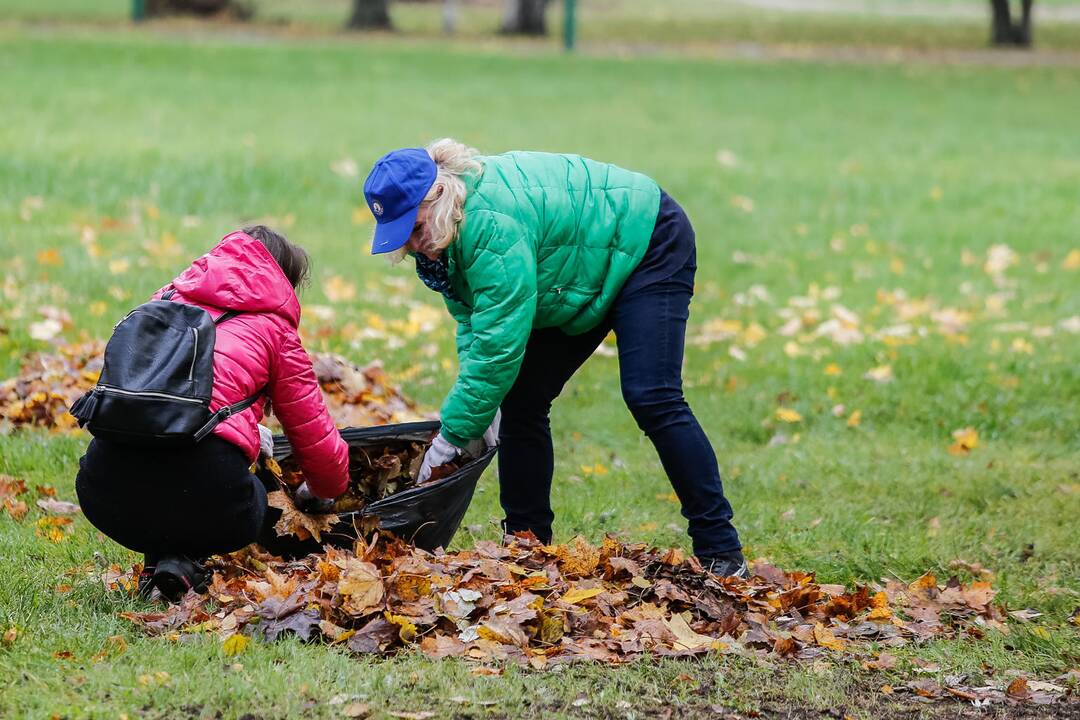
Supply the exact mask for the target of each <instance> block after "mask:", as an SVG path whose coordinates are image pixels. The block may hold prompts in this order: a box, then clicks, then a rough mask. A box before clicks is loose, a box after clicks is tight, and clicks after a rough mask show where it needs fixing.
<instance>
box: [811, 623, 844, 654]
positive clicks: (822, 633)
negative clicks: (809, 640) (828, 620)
mask: <svg viewBox="0 0 1080 720" xmlns="http://www.w3.org/2000/svg"><path fill="white" fill-rule="evenodd" d="M814 642H816V643H817V644H818V645H820V646H821V647H823V648H828V649H829V650H843V649H844V641H843V640H841V639H840V638H838V637H836V636H835V635H833V634H832V632H831V631H830V630H829V629H828V628H826V627H825V626H824V625H822V624H821V623H818V624H816V625H814Z"/></svg>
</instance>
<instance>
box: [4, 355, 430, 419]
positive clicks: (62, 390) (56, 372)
mask: <svg viewBox="0 0 1080 720" xmlns="http://www.w3.org/2000/svg"><path fill="white" fill-rule="evenodd" d="M104 351H105V346H104V344H102V343H100V342H87V343H79V344H73V345H63V346H60V347H58V348H57V349H56V351H55V352H51V353H46V352H38V353H32V354H30V355H29V356H27V358H26V360H25V362H24V363H23V365H22V368H21V370H20V371H19V375H18V376H17V377H14V378H10V379H8V380H4V381H2V382H0V434H7V433H9V432H11V431H12V430H13V429H14V428H16V427H22V426H27V427H41V428H55V429H58V430H71V429H74V428H76V427H77V424H76V422H75V418H74V417H72V416H71V414H70V413H69V412H68V409H69V408H70V407H71V406H72V404H73V403H74V402H75V401H76V400H77V399H79V397H80V396H82V394H83V393H85V392H86V391H87V390H89V389H90V388H91V387H93V386H94V385H95V384H96V383H97V381H98V377H99V376H100V375H101V366H102V363H103V359H104ZM311 359H312V362H313V364H314V366H315V374H316V376H317V377H318V379H319V384H320V385H321V387H322V391H323V399H324V400H325V401H326V405H327V407H328V408H329V409H330V414H331V415H332V416H333V418H334V422H335V424H337V425H338V426H339V427H366V426H370V425H386V424H389V423H399V422H408V421H411V420H420V419H422V416H421V415H420V413H418V412H417V410H416V406H415V405H414V404H413V403H412V402H411V401H410V400H408V399H406V398H405V397H403V396H402V395H401V392H400V391H399V390H398V388H396V387H395V386H394V385H393V384H391V383H390V381H389V378H388V377H387V375H386V372H385V371H384V370H383V369H382V367H381V366H380V365H379V364H378V363H372V364H370V365H368V366H367V367H363V368H361V367H358V366H356V365H353V364H352V363H351V362H349V361H348V360H346V359H345V358H343V357H341V356H339V355H334V354H332V353H315V354H313V355H312V356H311Z"/></svg>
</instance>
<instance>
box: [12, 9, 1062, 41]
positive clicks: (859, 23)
mask: <svg viewBox="0 0 1080 720" xmlns="http://www.w3.org/2000/svg"><path fill="white" fill-rule="evenodd" d="M938 1H939V2H940V0H938ZM825 4H826V6H827V5H828V3H825ZM251 5H252V6H253V7H254V9H255V27H262V28H268V27H272V28H278V29H283V30H285V31H290V30H291V31H299V32H325V31H327V30H336V29H339V28H341V27H342V26H343V25H344V23H345V20H346V18H347V17H348V16H349V12H350V7H351V2H350V0H303V1H300V2H298V1H296V0H254V1H253V2H252V3H251ZM835 5H836V7H835V8H834V9H831V10H828V9H827V10H826V11H824V12H822V11H816V12H815V11H806V10H799V9H794V10H793V9H791V8H790V7H789V8H788V9H777V8H770V7H769V6H767V5H764V6H760V7H758V6H754V4H753V3H752V2H749V1H748V0H746V1H742V2H740V1H737V0H665V1H664V2H656V1H655V0H603V1H601V2H593V1H590V2H580V3H578V33H579V36H580V41H581V43H582V45H583V47H585V48H586V49H587V48H589V47H594V48H608V47H611V46H615V47H625V46H630V47H639V46H643V47H648V48H669V49H677V48H684V49H685V48H696V49H697V50H699V51H700V50H708V48H709V47H710V46H714V45H716V44H718V43H720V44H731V43H762V44H766V45H771V44H785V45H807V46H832V45H843V46H857V47H896V48H907V49H914V50H939V49H956V48H959V49H977V48H985V47H986V46H987V42H988V38H989V32H990V14H989V5H988V3H986V2H984V0H949V1H948V2H946V3H944V4H943V6H942V7H941V8H936V7H935V3H933V2H912V1H911V0H866V1H865V2H862V3H861V4H860V3H857V2H854V3H853V2H851V1H850V0H837V2H836V3H835ZM459 7H460V11H459V12H460V18H459V26H458V33H459V36H460V38H461V39H462V40H463V41H465V42H476V41H493V40H495V37H496V31H497V29H498V27H499V22H500V18H501V12H502V3H501V1H500V2H495V1H490V0H484V1H480V2H470V1H469V0H464V1H463V2H460V3H459ZM1077 7H1078V4H1077V2H1076V0H1039V2H1038V3H1037V9H1036V22H1035V42H1036V45H1037V46H1038V47H1040V48H1047V49H1062V50H1066V49H1067V50H1077V49H1080V18H1078V17H1077V15H1076V14H1075V12H1073V11H1074V10H1075V9H1076V8H1077ZM1044 8H1045V10H1044ZM562 9H563V5H562V3H561V2H560V3H554V4H553V5H552V7H551V9H550V11H549V13H548V22H549V25H550V29H551V32H552V37H551V38H550V39H549V41H550V44H551V45H553V46H554V45H555V44H556V43H557V42H558V38H559V36H560V33H561V32H562V23H563V20H562ZM898 13H900V14H898ZM905 13H910V14H905ZM130 14H131V1H130V0H5V3H4V8H3V10H2V11H0V21H2V20H5V19H6V20H12V21H32V22H39V21H45V22H55V21H60V22H87V21H89V22H93V23H98V24H105V25H116V24H120V23H125V22H127V20H128V18H129V17H130ZM391 16H392V19H393V22H394V25H395V28H396V29H397V30H398V31H399V32H400V33H401V34H403V35H405V36H407V37H413V38H425V39H430V38H433V37H438V36H439V35H440V33H441V32H442V3H440V2H420V3H415V2H395V3H394V4H393V5H392V9H391Z"/></svg>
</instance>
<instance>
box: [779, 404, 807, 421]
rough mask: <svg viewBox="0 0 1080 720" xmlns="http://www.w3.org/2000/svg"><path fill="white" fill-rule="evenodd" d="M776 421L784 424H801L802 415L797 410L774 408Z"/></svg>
mask: <svg viewBox="0 0 1080 720" xmlns="http://www.w3.org/2000/svg"><path fill="white" fill-rule="evenodd" d="M776 419H777V420H779V421H780V422H785V423H797V422H802V415H800V414H799V412H798V411H797V410H792V409H791V408H785V407H780V408H776Z"/></svg>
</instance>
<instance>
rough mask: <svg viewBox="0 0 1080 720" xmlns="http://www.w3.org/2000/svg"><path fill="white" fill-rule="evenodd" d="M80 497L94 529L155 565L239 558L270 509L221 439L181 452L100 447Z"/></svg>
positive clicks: (90, 456) (82, 470)
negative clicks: (162, 560)
mask: <svg viewBox="0 0 1080 720" xmlns="http://www.w3.org/2000/svg"><path fill="white" fill-rule="evenodd" d="M75 490H76V492H77V493H78V495H79V504H80V505H81V506H82V509H83V513H84V514H85V515H86V519H87V520H89V521H90V523H91V524H92V525H93V526H94V527H96V528H97V529H98V530H100V531H101V532H103V533H105V534H106V535H108V536H109V537H110V538H112V539H113V540H115V541H116V542H118V543H119V544H121V545H123V546H124V547H126V548H128V549H130V550H135V551H137V552H141V553H144V554H146V555H147V557H148V559H149V560H152V559H156V558H157V557H160V556H161V555H163V554H181V555H187V556H188V557H191V558H193V559H201V558H205V557H207V556H209V555H215V554H219V553H224V552H231V551H233V550H239V549H240V548H242V547H244V546H245V545H248V544H250V543H252V542H254V541H255V540H256V538H257V537H258V535H259V533H260V531H261V529H262V527H263V521H264V519H265V517H266V509H267V506H266V490H265V488H264V487H263V485H262V483H261V482H260V481H259V480H258V478H256V477H255V476H254V475H252V474H251V473H250V472H249V464H248V461H247V458H246V457H244V454H243V453H242V452H241V451H240V449H239V448H237V447H236V446H235V445H233V444H232V443H229V442H226V441H225V440H222V439H221V438H218V437H216V436H214V435H211V436H210V437H208V438H206V439H205V440H203V441H202V442H200V443H199V444H197V445H196V446H195V447H193V448H184V449H175V450H174V449H160V448H159V449H150V448H139V447H134V446H130V445H122V444H116V443H109V442H106V441H102V440H97V439H94V440H92V441H91V442H90V446H89V447H88V448H87V450H86V455H84V456H83V457H82V459H81V460H80V461H79V474H78V477H77V478H76V479H75Z"/></svg>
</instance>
